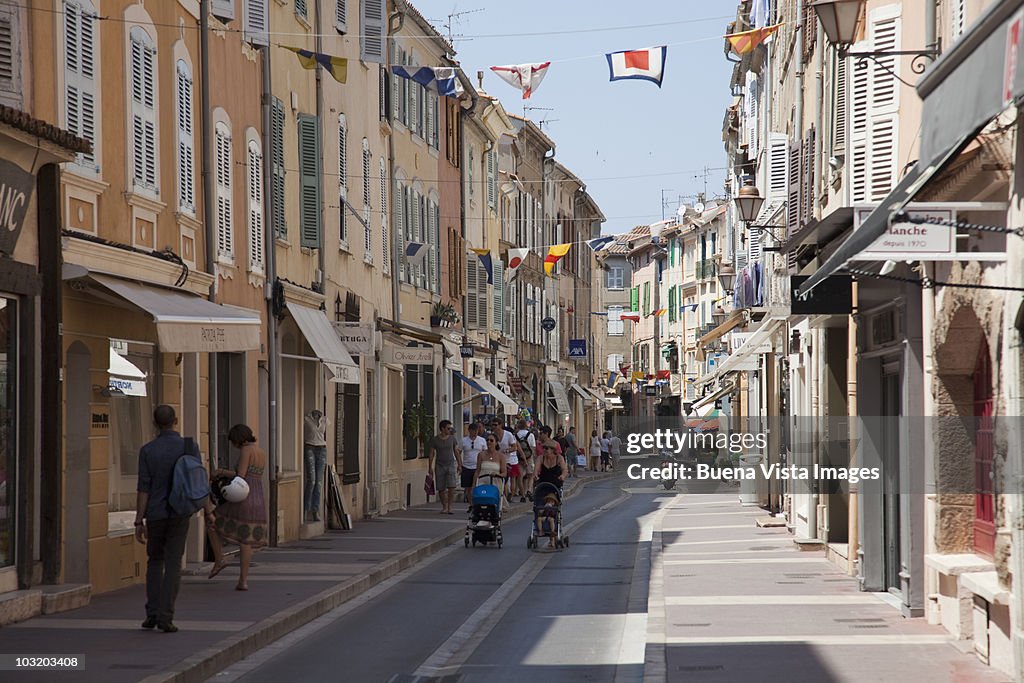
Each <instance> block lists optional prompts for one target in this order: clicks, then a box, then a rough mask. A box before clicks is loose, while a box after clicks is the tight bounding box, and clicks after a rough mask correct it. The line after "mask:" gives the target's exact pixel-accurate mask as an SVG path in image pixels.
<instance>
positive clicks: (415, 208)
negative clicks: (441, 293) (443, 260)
mask: <svg viewBox="0 0 1024 683" xmlns="http://www.w3.org/2000/svg"><path fill="white" fill-rule="evenodd" d="M422 210H423V198H422V196H421V195H420V193H419V192H417V191H415V190H413V191H412V201H411V202H410V207H409V211H410V213H411V217H410V221H409V227H410V229H411V231H412V234H411V236H410V239H411V241H413V242H419V243H421V244H422V243H423V230H422V225H423V223H422V218H423V217H422ZM422 277H423V265H422V262H418V263H417V264H415V265H412V264H410V266H409V280H410V282H412V283H413V284H414V285H416V286H417V287H420V286H422V281H421V280H422Z"/></svg>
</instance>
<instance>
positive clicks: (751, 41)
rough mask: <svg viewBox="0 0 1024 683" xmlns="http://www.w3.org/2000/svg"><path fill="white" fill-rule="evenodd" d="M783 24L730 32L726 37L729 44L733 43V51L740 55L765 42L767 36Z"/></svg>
mask: <svg viewBox="0 0 1024 683" xmlns="http://www.w3.org/2000/svg"><path fill="white" fill-rule="evenodd" d="M781 26H782V24H775V25H774V26H764V27H762V28H755V29H753V30H752V31H743V32H742V33H730V34H729V35H727V36H726V38H727V39H728V40H729V44H730V45H732V51H733V52H735V53H736V54H738V55H745V54H747V53H748V52H752V51H753V50H754V48H755V47H757V46H758V45H760V44H761V43H763V42H764V40H765V38H767V37H768V36H770V35H771V34H773V33H775V32H776V31H778V30H779V28H780V27H781Z"/></svg>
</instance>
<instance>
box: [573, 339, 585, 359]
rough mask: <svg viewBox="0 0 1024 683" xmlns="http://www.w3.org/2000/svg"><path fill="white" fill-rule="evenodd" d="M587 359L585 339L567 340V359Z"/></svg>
mask: <svg viewBox="0 0 1024 683" xmlns="http://www.w3.org/2000/svg"><path fill="white" fill-rule="evenodd" d="M586 357H587V340H586V339H570V340H569V358H586Z"/></svg>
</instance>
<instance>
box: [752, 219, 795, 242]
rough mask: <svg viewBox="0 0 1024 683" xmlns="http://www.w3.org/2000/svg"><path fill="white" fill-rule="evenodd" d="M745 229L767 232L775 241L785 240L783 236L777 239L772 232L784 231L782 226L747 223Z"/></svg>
mask: <svg viewBox="0 0 1024 683" xmlns="http://www.w3.org/2000/svg"><path fill="white" fill-rule="evenodd" d="M747 229H748V230H761V231H763V232H767V233H768V234H769V235H771V236H772V237H774V238H775V239H777V240H782V239H785V236H783V237H779V236H778V235H776V234H775V232H774V231H775V230H785V229H786V228H785V226H782V225H754V224H753V223H747Z"/></svg>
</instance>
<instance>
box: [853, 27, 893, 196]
mask: <svg viewBox="0 0 1024 683" xmlns="http://www.w3.org/2000/svg"><path fill="white" fill-rule="evenodd" d="M871 49H872V50H876V51H886V52H892V51H896V50H899V49H900V19H899V17H897V16H893V15H892V11H891V9H890V8H888V7H886V8H882V9H881V10H878V11H876V12H873V13H872V15H871ZM899 66H900V64H899V60H898V59H897V58H896V57H884V58H879V63H873V64H872V71H871V78H870V87H869V89H868V96H867V99H868V110H867V125H866V126H865V128H866V130H865V131H864V132H865V135H864V140H865V144H866V149H865V150H863V151H861V150H858V153H857V157H858V159H863V161H864V163H865V165H866V168H867V172H866V173H865V176H864V182H863V192H862V193H861V194H863V195H865V198H866V199H867V200H871V201H878V200H881V199H884V198H885V196H886V195H887V194H888V193H889V191H890V190H891V189H892V187H893V186H894V185H895V184H896V180H897V171H898V170H897V156H898V150H899V147H898V142H899V140H898V135H897V132H898V130H899V119H898V116H899V115H898V112H899V81H897V80H896V78H895V77H894V76H893V73H895V74H896V75H899Z"/></svg>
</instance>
